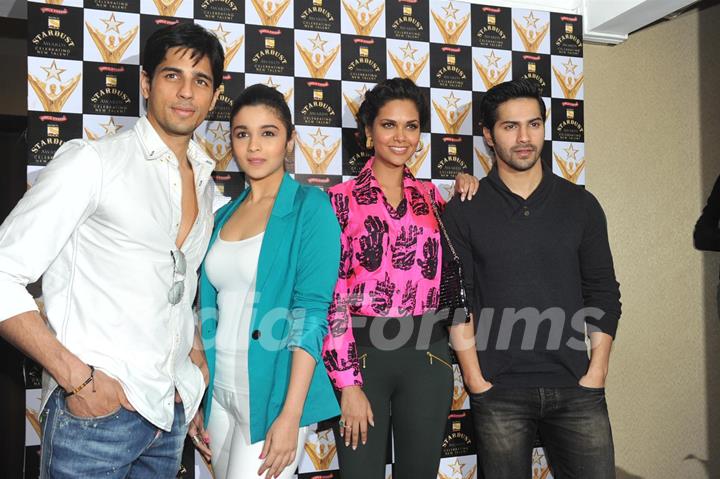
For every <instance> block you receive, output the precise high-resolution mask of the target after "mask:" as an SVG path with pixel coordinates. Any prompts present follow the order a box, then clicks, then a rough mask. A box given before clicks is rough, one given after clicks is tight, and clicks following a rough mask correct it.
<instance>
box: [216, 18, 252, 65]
mask: <svg viewBox="0 0 720 479" xmlns="http://www.w3.org/2000/svg"><path fill="white" fill-rule="evenodd" d="M210 31H211V32H213V33H214V34H215V36H216V37H218V40H220V44H221V45H222V47H223V50H225V63H224V64H223V67H224V69H225V70H226V71H227V69H228V65H230V62H232V61H233V58H235V55H237V52H238V51H240V47H241V46H242V43H243V40H244V39H245V36H244V35H240V37H239V38H238V39H237V40H235V41H234V42H232V43H229V42H228V38H227V37H228V35H230V32H227V31H225V30H224V29H223V26H222V23H218V26H217V28H215V29H214V30H210Z"/></svg>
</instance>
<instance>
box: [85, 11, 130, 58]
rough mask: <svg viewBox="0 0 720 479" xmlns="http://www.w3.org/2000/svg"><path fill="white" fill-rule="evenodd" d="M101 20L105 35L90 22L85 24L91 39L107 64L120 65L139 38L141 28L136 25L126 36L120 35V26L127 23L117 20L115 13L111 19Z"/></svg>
mask: <svg viewBox="0 0 720 479" xmlns="http://www.w3.org/2000/svg"><path fill="white" fill-rule="evenodd" d="M100 20H101V21H102V22H103V23H104V24H105V33H100V31H99V30H98V29H96V28H95V27H93V26H92V25H91V24H90V23H89V22H87V21H86V22H85V27H87V29H88V33H90V38H92V40H93V43H95V46H96V47H97V49H98V51H99V52H100V55H101V56H102V59H103V61H104V62H105V63H120V61H121V60H122V56H123V55H124V54H125V51H126V50H127V49H128V47H129V46H130V44H131V43H132V42H133V40H134V39H135V37H136V36H137V34H138V31H139V27H138V26H137V25H136V26H134V27H133V28H131V29H130V30H129V31H128V33H126V34H125V35H120V26H121V25H122V24H123V23H125V22H120V21H118V20H116V19H115V14H114V13H112V14H110V17H109V18H107V19H100ZM112 32H115V33H117V35H112Z"/></svg>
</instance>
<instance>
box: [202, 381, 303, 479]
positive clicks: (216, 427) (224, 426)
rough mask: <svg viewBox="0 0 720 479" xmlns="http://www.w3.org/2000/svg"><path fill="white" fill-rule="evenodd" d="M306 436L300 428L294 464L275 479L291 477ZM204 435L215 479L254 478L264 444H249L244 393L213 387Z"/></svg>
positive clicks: (247, 412) (246, 397)
mask: <svg viewBox="0 0 720 479" xmlns="http://www.w3.org/2000/svg"><path fill="white" fill-rule="evenodd" d="M308 432H309V430H308V427H301V428H300V432H299V433H298V444H297V450H296V451H295V452H296V453H295V461H294V462H293V463H292V464H290V465H289V466H288V467H286V468H285V469H283V471H282V472H281V473H280V475H279V476H277V477H278V479H291V478H292V477H294V475H295V470H296V469H297V466H298V463H299V462H300V459H301V457H302V456H301V454H303V451H304V446H305V440H306V439H307V436H308ZM208 433H209V434H210V448H211V449H212V453H213V455H212V465H213V469H214V471H215V478H216V479H248V478H253V477H258V475H257V471H258V469H260V466H261V465H262V463H263V461H262V460H260V453H261V452H262V449H263V446H264V445H265V441H260V442H257V443H255V444H250V398H249V396H248V395H247V394H246V393H240V392H232V391H227V390H224V389H222V388H218V387H217V386H216V387H215V389H214V394H213V398H212V412H211V414H210V422H209V424H208Z"/></svg>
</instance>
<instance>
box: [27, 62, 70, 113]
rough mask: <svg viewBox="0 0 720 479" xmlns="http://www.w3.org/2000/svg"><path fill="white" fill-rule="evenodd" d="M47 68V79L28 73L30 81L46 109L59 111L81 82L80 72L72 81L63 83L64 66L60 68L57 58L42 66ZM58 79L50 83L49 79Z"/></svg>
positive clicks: (44, 68)
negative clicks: (48, 64)
mask: <svg viewBox="0 0 720 479" xmlns="http://www.w3.org/2000/svg"><path fill="white" fill-rule="evenodd" d="M40 68H42V69H43V70H45V73H46V74H47V76H46V77H45V81H41V80H40V79H38V78H37V77H35V76H34V75H31V74H28V83H30V86H31V87H32V89H33V91H34V92H35V94H36V95H37V96H38V98H39V99H40V103H42V106H43V109H44V110H45V111H52V112H59V111H62V108H63V106H65V103H66V102H67V101H68V99H69V98H70V95H72V93H73V92H74V91H75V88H77V86H78V85H79V84H80V76H81V75H80V74H79V73H78V74H77V75H76V76H74V77H73V78H72V79H71V80H70V81H68V82H66V83H62V78H61V76H62V74H63V73H64V72H65V69H64V68H58V66H57V63H56V61H55V60H53V62H52V63H51V64H50V66H49V67H40ZM53 79H54V80H57V82H53V83H49V80H53Z"/></svg>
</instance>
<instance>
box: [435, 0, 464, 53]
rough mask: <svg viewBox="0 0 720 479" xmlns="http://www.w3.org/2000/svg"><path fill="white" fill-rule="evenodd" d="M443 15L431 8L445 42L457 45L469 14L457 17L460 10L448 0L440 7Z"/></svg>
mask: <svg viewBox="0 0 720 479" xmlns="http://www.w3.org/2000/svg"><path fill="white" fill-rule="evenodd" d="M442 10H443V15H439V14H438V13H437V12H435V10H431V13H432V17H433V20H435V25H437V27H438V29H439V30H440V34H441V35H442V37H443V40H444V42H445V43H449V44H452V45H457V43H458V40H459V39H460V35H462V32H463V31H464V30H465V28H466V27H467V26H468V23H470V14H469V13H468V14H467V15H465V16H464V17H462V18H460V19H458V18H457V13H458V12H459V11H460V10H458V9H457V8H455V7H454V6H453V4H452V2H448V6H447V7H442Z"/></svg>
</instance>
